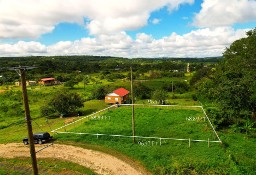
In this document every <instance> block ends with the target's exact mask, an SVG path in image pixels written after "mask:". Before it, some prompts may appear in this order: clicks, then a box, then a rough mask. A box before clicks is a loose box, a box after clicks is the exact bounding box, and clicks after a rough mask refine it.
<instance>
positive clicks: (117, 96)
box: [105, 88, 130, 104]
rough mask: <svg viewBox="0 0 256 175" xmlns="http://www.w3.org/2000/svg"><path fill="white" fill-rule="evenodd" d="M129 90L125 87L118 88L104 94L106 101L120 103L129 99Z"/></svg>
mask: <svg viewBox="0 0 256 175" xmlns="http://www.w3.org/2000/svg"><path fill="white" fill-rule="evenodd" d="M129 93H130V92H129V91H128V90H126V89H125V88H119V89H116V90H114V91H113V92H111V93H109V94H107V95H106V96H105V102H106V103H113V104H114V103H115V104H122V103H124V102H126V101H127V100H128V99H129Z"/></svg>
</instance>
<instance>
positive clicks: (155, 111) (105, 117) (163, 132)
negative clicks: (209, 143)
mask: <svg viewBox="0 0 256 175" xmlns="http://www.w3.org/2000/svg"><path fill="white" fill-rule="evenodd" d="M131 112H132V111H131V107H130V106H122V107H119V108H115V109H111V110H108V111H104V112H101V113H97V114H95V115H91V116H89V117H88V118H86V119H84V120H81V122H80V124H79V123H76V124H75V125H76V127H74V126H72V125H70V126H67V127H65V128H64V129H65V131H70V132H75V133H91V134H105V135H123V136H131V135H132V128H131ZM71 128H72V129H71ZM64 129H61V130H58V131H64ZM135 129H136V136H142V137H156V139H158V138H166V139H163V140H165V143H166V142H168V140H173V139H175V138H176V139H185V140H189V139H190V140H192V141H193V140H208V139H210V140H217V139H216V137H215V134H214V133H213V130H212V128H211V127H210V126H209V125H208V121H207V120H206V118H205V116H204V114H203V112H202V111H201V109H200V108H189V107H185V108H184V107H172V106H168V107H149V106H146V105H145V106H144V107H143V106H136V108H135ZM102 137H103V136H102ZM167 138H170V139H167ZM141 139H146V138H141ZM149 139H151V138H149ZM152 139H154V138H152ZM128 140H129V139H128Z"/></svg>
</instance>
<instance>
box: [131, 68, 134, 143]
mask: <svg viewBox="0 0 256 175" xmlns="http://www.w3.org/2000/svg"><path fill="white" fill-rule="evenodd" d="M131 100H132V136H133V139H132V140H133V143H135V118H134V96H133V77H132V67H131Z"/></svg>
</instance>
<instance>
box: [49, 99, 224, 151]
mask: <svg viewBox="0 0 256 175" xmlns="http://www.w3.org/2000/svg"><path fill="white" fill-rule="evenodd" d="M119 106H131V104H122V105H119ZM134 106H148V107H184V108H200V109H201V110H202V111H203V113H204V115H205V117H206V118H207V120H208V122H209V124H210V126H211V128H212V130H213V132H214V134H215V135H216V137H217V138H218V140H210V139H209V138H208V139H207V140H197V139H191V138H186V139H183V138H168V137H167V138H166V137H145V136H127V135H111V134H103V133H81V132H66V131H65V132H63V131H58V130H60V129H63V128H64V129H65V128H66V127H67V126H69V125H72V124H75V123H77V122H79V121H82V120H84V119H88V118H90V117H93V116H95V115H96V114H99V113H101V112H103V111H106V110H109V109H111V108H116V107H117V105H112V106H110V107H107V108H105V109H102V110H100V111H97V112H95V113H92V114H90V115H87V116H84V117H81V118H79V119H78V120H75V121H74V122H71V123H68V124H66V125H64V126H61V127H59V128H57V129H55V130H52V131H51V132H54V133H58V134H75V135H91V136H96V137H97V138H99V136H109V137H119V138H133V137H134V138H138V139H155V140H159V145H162V142H163V141H165V140H179V141H187V142H188V144H189V147H190V145H191V142H207V143H208V147H209V145H210V143H222V141H221V140H220V137H219V136H218V134H217V132H216V130H215V129H214V127H213V125H212V123H211V121H210V119H209V117H208V116H207V114H206V112H205V110H204V108H203V106H182V105H148V104H134Z"/></svg>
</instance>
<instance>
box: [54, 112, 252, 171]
mask: <svg viewBox="0 0 256 175" xmlns="http://www.w3.org/2000/svg"><path fill="white" fill-rule="evenodd" d="M169 112H170V111H169ZM148 114H150V115H148ZM126 115H127V116H130V115H131V110H130V109H126V108H118V109H116V110H110V111H108V112H107V113H104V114H101V116H100V117H102V116H103V117H102V118H92V120H89V121H87V122H85V123H84V124H82V125H80V126H78V127H76V128H72V129H71V130H70V131H74V132H89V133H107V134H124V135H131V127H130V126H131V120H130V117H129V118H126V117H125V116H126ZM136 115H137V117H136V132H137V134H136V135H142V136H157V137H159V136H164V137H168V136H169V137H170V136H174V137H178V136H181V137H192V138H196V139H203V138H209V137H212V132H211V131H210V130H209V126H207V125H206V124H205V122H202V121H200V122H188V121H186V120H185V117H186V116H199V117H200V116H201V115H202V114H201V112H200V111H197V110H191V109H190V110H186V111H185V112H184V110H180V109H177V110H176V111H175V115H172V114H170V113H168V110H163V109H152V108H147V109H136ZM143 116H144V117H143ZM163 116H169V117H172V118H173V119H174V120H170V119H168V118H166V117H163ZM158 117H160V118H158ZM113 121H114V122H113ZM184 123H185V124H184ZM220 136H221V139H222V141H223V144H219V143H210V147H208V145H207V142H192V143H191V147H189V144H188V142H187V141H176V140H168V141H164V142H162V144H161V145H160V143H159V140H156V139H150V140H149V139H138V138H137V139H136V143H135V144H133V143H132V139H131V138H120V137H109V136H98V137H97V136H89V135H70V134H62V135H60V134H59V135H58V136H57V137H58V140H62V141H63V142H65V141H74V142H79V143H81V144H83V143H84V144H86V145H87V144H91V145H102V146H103V147H106V148H108V149H114V150H117V151H118V152H121V153H123V154H125V155H127V156H129V157H131V158H133V159H135V160H139V161H140V162H142V164H143V165H144V166H145V167H147V169H149V170H150V171H151V172H152V173H153V174H158V175H164V174H255V172H256V159H255V156H254V155H255V154H256V148H255V142H256V139H255V138H247V137H244V135H243V134H239V133H232V132H229V131H227V132H225V133H220ZM138 143H140V144H138ZM141 143H142V144H141ZM103 151H104V149H103ZM106 152H107V151H106Z"/></svg>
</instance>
